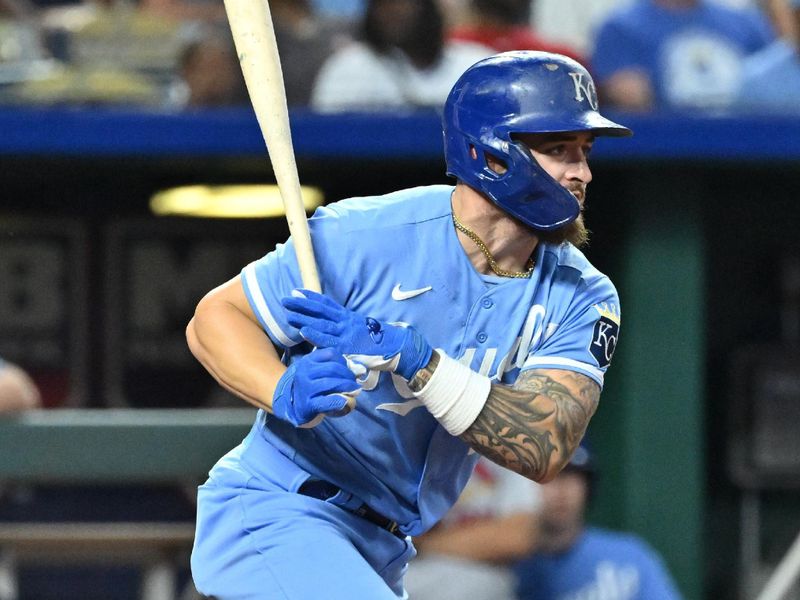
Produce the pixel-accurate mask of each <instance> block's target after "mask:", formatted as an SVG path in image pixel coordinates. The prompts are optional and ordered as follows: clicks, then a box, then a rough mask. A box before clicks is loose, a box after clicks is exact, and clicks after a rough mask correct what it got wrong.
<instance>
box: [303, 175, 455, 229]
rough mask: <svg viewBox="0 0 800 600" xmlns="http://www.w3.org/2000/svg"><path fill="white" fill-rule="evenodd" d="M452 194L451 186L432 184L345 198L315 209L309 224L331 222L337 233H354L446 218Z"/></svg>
mask: <svg viewBox="0 0 800 600" xmlns="http://www.w3.org/2000/svg"><path fill="white" fill-rule="evenodd" d="M452 192H453V188H452V187H451V186H447V185H432V186H420V187H414V188H408V189H404V190H399V191H396V192H391V193H389V194H384V195H381V196H360V197H354V198H347V199H346V200H340V201H339V202H333V203H331V204H328V205H327V206H323V207H320V208H318V209H317V211H316V212H315V213H314V216H313V217H312V218H311V220H310V223H311V224H312V227H313V226H315V225H322V226H324V223H325V222H326V221H335V222H336V223H337V226H338V227H339V230H340V231H342V232H350V233H355V232H366V231H379V230H385V229H391V228H396V227H399V226H403V225H411V224H416V223H423V222H426V221H431V220H435V219H439V218H442V217H448V218H449V215H450V195H451V194H452Z"/></svg>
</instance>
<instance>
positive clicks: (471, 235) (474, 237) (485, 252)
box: [453, 213, 536, 279]
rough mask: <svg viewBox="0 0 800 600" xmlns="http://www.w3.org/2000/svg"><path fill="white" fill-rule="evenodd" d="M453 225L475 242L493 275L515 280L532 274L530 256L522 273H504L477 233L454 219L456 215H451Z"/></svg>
mask: <svg viewBox="0 0 800 600" xmlns="http://www.w3.org/2000/svg"><path fill="white" fill-rule="evenodd" d="M453 224H454V225H455V226H456V229H458V230H459V231H460V232H461V233H463V234H464V235H466V236H467V237H468V238H469V239H471V240H472V241H473V242H475V244H476V245H477V246H478V248H480V251H481V252H483V255H484V256H485V257H486V261H487V262H488V263H489V268H490V269H491V270H492V271H493V272H494V273H495V275H499V276H500V277H514V278H516V279H528V278H530V276H531V274H532V273H533V268H534V267H535V266H536V262H535V261H534V260H533V257H532V256H531V257H530V258H529V259H528V262H526V263H525V270H524V271H506V270H505V269H501V268H500V265H498V264H497V261H496V260H495V259H494V256H492V253H491V252H489V248H487V247H486V244H484V243H483V240H482V239H481V238H479V237H478V234H477V233H475V232H474V231H472V230H471V229H469V228H468V227H467V226H466V225H464V224H463V223H462V222H461V221H459V220H458V217H456V213H453Z"/></svg>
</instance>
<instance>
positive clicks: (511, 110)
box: [443, 51, 632, 230]
mask: <svg viewBox="0 0 800 600" xmlns="http://www.w3.org/2000/svg"><path fill="white" fill-rule="evenodd" d="M443 125H444V154H445V160H446V161H447V174H448V175H451V176H453V177H456V178H458V179H459V180H460V181H463V182H464V183H466V184H467V185H469V186H471V187H473V188H475V189H477V190H479V191H481V192H483V193H484V194H486V195H487V196H488V197H489V198H490V199H491V200H492V201H493V202H494V203H495V204H497V205H498V206H499V207H500V208H502V209H503V210H504V211H506V212H507V213H509V214H511V215H513V216H514V217H516V218H517V219H519V220H520V221H522V222H523V223H525V224H527V225H529V226H530V227H533V228H534V229H540V230H551V229H558V228H559V227H563V226H564V225H567V224H568V223H570V222H572V221H573V220H575V218H576V217H577V216H578V214H579V213H580V205H579V204H578V200H577V199H576V198H575V197H574V196H573V195H572V194H571V193H570V192H569V191H567V190H566V189H565V188H564V187H563V186H561V185H560V184H559V183H558V182H557V181H555V180H554V179H553V178H552V177H550V176H549V175H548V174H547V173H546V172H545V171H544V169H542V167H540V166H539V164H538V163H537V162H536V160H534V158H533V156H532V155H531V153H530V150H529V149H528V148H527V147H526V146H525V145H524V144H522V143H521V142H520V141H519V140H516V139H514V134H517V133H557V132H568V131H570V132H571V131H591V132H593V133H594V134H596V135H608V136H617V137H621V136H628V135H631V134H632V132H631V130H630V129H628V128H627V127H624V126H622V125H619V124H617V123H614V122H613V121H609V120H608V119H606V118H605V117H603V116H602V115H601V114H600V113H599V112H598V104H597V91H596V90H595V86H594V82H593V81H592V77H591V75H589V72H588V71H587V70H586V69H585V68H584V67H583V66H582V65H581V64H580V63H578V62H576V61H574V60H572V59H571V58H567V57H566V56H562V55H560V54H552V53H549V52H532V51H515V52H504V53H502V54H498V55H495V56H491V57H489V58H486V59H484V60H481V61H479V62H477V63H476V64H474V65H473V66H471V67H470V68H469V69H467V70H466V71H465V72H464V74H463V75H462V76H461V77H460V78H459V80H458V81H457V82H456V84H455V85H454V86H453V89H452V90H451V92H450V95H449V96H448V97H447V101H446V103H445V106H444V117H443ZM473 148H474V149H475V151H476V152H477V159H476V158H475V157H473V156H472V152H471V151H472V149H473ZM486 154H490V155H492V156H493V157H495V158H497V159H499V160H501V161H503V162H504V163H505V166H506V167H507V171H505V172H504V173H497V172H495V171H494V170H492V169H491V168H489V166H488V165H487V162H486V156H485V155H486Z"/></svg>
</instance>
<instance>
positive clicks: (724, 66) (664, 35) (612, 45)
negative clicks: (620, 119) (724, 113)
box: [591, 0, 774, 110]
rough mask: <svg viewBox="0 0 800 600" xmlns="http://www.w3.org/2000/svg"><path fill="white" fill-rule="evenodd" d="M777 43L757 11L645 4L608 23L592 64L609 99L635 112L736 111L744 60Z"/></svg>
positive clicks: (685, 2)
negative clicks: (732, 107)
mask: <svg viewBox="0 0 800 600" xmlns="http://www.w3.org/2000/svg"><path fill="white" fill-rule="evenodd" d="M773 38H774V35H773V33H772V29H771V27H770V25H769V22H768V21H767V19H766V17H765V16H764V15H763V14H761V13H760V12H758V11H756V10H734V9H730V8H728V7H725V6H722V5H720V4H716V3H714V2H711V1H707V0H637V1H636V3H635V4H633V5H631V6H630V7H628V8H624V9H622V10H619V11H616V12H614V13H613V14H612V15H611V16H610V17H609V18H608V20H607V21H606V22H605V23H603V25H602V26H601V28H600V31H599V33H598V36H597V44H596V46H595V49H594V55H593V57H592V60H591V63H592V67H593V69H594V74H595V80H596V81H597V85H598V91H599V92H600V93H601V96H604V97H605V99H606V101H607V102H609V103H611V104H612V105H615V106H617V107H620V108H624V109H629V110H650V109H654V108H655V109H686V108H702V109H712V108H721V107H726V106H728V105H730V103H731V102H732V101H733V99H734V97H735V95H736V93H737V91H738V89H739V85H740V78H741V65H742V60H743V59H744V57H746V56H748V55H750V54H752V53H754V52H756V51H758V50H761V49H762V48H764V47H765V46H767V44H769V43H770V42H771V41H772V40H773Z"/></svg>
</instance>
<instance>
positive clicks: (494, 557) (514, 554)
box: [414, 513, 537, 564]
mask: <svg viewBox="0 0 800 600" xmlns="http://www.w3.org/2000/svg"><path fill="white" fill-rule="evenodd" d="M536 537H537V527H536V516H535V515H533V514H531V513H518V514H513V515H508V516H504V517H497V518H491V519H480V520H477V521H473V522H469V523H464V524H457V525H451V526H444V527H437V528H434V529H433V530H431V531H429V532H428V533H426V534H424V535H422V536H420V537H418V538H414V545H415V546H416V547H417V549H418V550H419V552H420V554H425V553H435V554H446V555H448V556H457V557H459V558H465V559H468V560H474V561H481V562H492V563H498V564H501V563H507V562H511V561H515V560H519V559H521V558H523V557H525V556H527V555H528V554H529V553H530V552H532V551H533V549H534V547H535V545H536Z"/></svg>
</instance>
